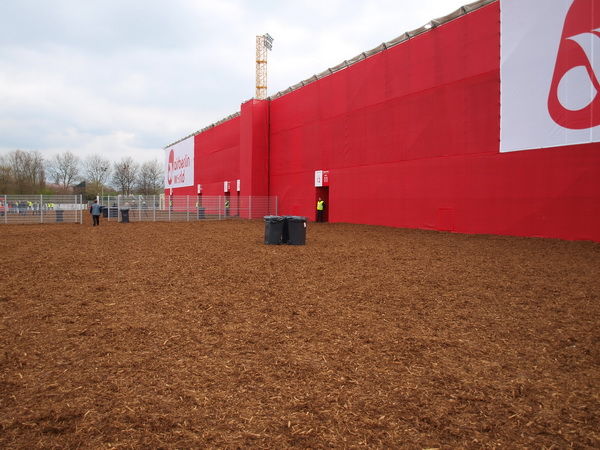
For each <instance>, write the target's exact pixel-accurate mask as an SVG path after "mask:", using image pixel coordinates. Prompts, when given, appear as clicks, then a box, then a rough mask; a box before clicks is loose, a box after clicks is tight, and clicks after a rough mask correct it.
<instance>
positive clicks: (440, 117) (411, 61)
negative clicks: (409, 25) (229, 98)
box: [178, 2, 600, 242]
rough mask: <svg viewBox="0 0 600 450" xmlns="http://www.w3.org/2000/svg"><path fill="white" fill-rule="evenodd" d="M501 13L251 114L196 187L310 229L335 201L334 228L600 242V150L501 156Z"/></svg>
mask: <svg viewBox="0 0 600 450" xmlns="http://www.w3.org/2000/svg"><path fill="white" fill-rule="evenodd" d="M499 6H500V3H499V2H496V3H492V4H490V5H488V6H486V7H483V8H481V9H478V10H476V11H474V12H472V13H470V14H468V15H466V16H463V17H461V18H459V19H456V20H454V21H452V22H449V23H447V24H444V25H442V26H439V27H438V28H435V29H433V30H430V31H428V32H426V33H424V34H422V35H419V36H417V37H415V38H413V39H411V40H409V41H406V42H403V43H401V44H399V45H397V46H395V47H392V48H390V49H388V50H385V51H383V52H380V53H378V54H376V55H374V56H372V57H370V58H368V59H366V60H364V61H361V62H359V63H357V64H354V65H352V66H350V67H348V68H346V69H344V70H341V71H339V72H336V73H334V74H332V75H329V76H327V77H325V78H322V79H320V80H317V81H315V82H312V83H310V84H308V85H307V86H305V87H303V88H301V89H298V90H296V91H293V92H291V93H288V94H286V95H283V96H281V97H279V98H277V99H275V100H272V101H270V102H268V103H264V102H258V101H252V102H248V103H246V104H244V105H242V116H241V118H240V117H237V118H234V119H231V120H229V121H227V122H224V123H222V124H220V125H218V126H216V127H214V128H211V129H209V130H207V131H205V132H203V133H201V134H200V135H198V136H196V138H195V145H196V148H195V160H196V170H195V178H196V183H197V184H202V185H203V194H207V195H221V194H222V189H223V188H222V186H223V181H224V180H231V181H233V180H236V179H241V194H242V195H253V193H252V192H249V191H248V189H250V190H256V189H258V190H260V191H261V192H263V191H264V190H265V189H267V190H268V194H269V195H271V196H277V197H278V198H279V204H280V209H279V213H280V214H292V215H302V216H307V217H309V218H310V219H313V218H314V216H315V196H316V194H317V192H323V189H327V191H326V192H327V198H328V205H327V207H328V217H329V220H330V221H333V222H353V223H367V224H378V225H389V226H397V227H409V228H423V229H431V230H444V231H455V232H462V233H486V234H487V233H490V234H502V235H515V236H541V237H552V238H563V239H589V240H594V241H599V242H600V144H597V143H595V144H588V145H579V146H572V147H560V148H552V149H540V150H529V151H518V152H513V153H502V154H501V153H500V152H499V141H500V23H499V18H500V10H499ZM316 170H329V187H328V188H320V189H321V191H317V188H316V187H315V179H314V175H315V171H316ZM262 174H264V175H262ZM265 177H266V180H265ZM262 180H264V181H265V183H263V182H262ZM249 186H250V187H249ZM213 191H214V192H213ZM192 193H195V192H192ZM178 194H179V192H178ZM261 195H263V194H261Z"/></svg>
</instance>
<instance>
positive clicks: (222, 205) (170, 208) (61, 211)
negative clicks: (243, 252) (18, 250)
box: [0, 195, 279, 224]
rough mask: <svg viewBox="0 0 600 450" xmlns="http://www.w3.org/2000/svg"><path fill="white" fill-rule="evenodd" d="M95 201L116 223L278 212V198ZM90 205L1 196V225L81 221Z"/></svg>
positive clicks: (74, 199) (72, 199)
mask: <svg viewBox="0 0 600 450" xmlns="http://www.w3.org/2000/svg"><path fill="white" fill-rule="evenodd" d="M98 201H99V203H100V204H101V205H102V206H103V207H104V209H103V211H102V215H103V217H104V219H105V220H108V221H115V222H117V221H118V222H190V221H195V220H223V219H227V218H233V217H239V218H244V219H258V218H262V217H264V216H268V215H278V213H279V211H278V201H277V197H241V196H231V197H229V196H202V195H199V196H189V195H177V196H175V195H173V196H165V195H146V196H142V195H131V196H124V195H118V196H104V197H102V198H100V197H99V198H98ZM89 204H90V203H89V202H88V203H84V202H83V200H82V197H81V195H50V196H48V195H3V196H1V197H0V224H10V223H13V224H14V223H57V222H58V223H83V214H84V213H86V214H89V212H87V208H88V207H89ZM84 210H85V211H84Z"/></svg>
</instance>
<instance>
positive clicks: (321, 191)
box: [314, 186, 331, 222]
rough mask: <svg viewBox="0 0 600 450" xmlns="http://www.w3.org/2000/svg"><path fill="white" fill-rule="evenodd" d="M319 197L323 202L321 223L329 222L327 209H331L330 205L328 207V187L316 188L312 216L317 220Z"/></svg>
mask: <svg viewBox="0 0 600 450" xmlns="http://www.w3.org/2000/svg"><path fill="white" fill-rule="evenodd" d="M319 197H320V198H321V199H323V201H324V202H325V210H324V211H323V222H329V209H330V208H331V205H329V186H323V187H318V188H316V192H315V215H314V217H315V220H317V201H319Z"/></svg>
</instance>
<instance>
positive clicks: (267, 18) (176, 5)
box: [0, 0, 470, 163]
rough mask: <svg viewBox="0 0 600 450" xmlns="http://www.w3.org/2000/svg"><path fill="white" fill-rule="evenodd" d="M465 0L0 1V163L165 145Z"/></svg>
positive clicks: (140, 158) (116, 155)
mask: <svg viewBox="0 0 600 450" xmlns="http://www.w3.org/2000/svg"><path fill="white" fill-rule="evenodd" d="M468 3H470V1H469V0H369V1H364V0H299V1H298V0H296V1H291V0H275V1H270V2H267V1H264V0H168V1H167V0H162V1H161V0H1V1H0V156H1V155H5V154H7V153H8V152H11V151H13V150H16V149H20V150H27V151H31V150H37V151H39V152H40V153H41V154H42V155H43V156H44V157H45V158H48V159H49V158H51V157H52V156H53V155H55V154H62V153H64V152H66V151H70V152H72V153H74V154H76V155H78V156H79V157H81V158H82V159H83V158H85V157H87V156H90V155H93V154H97V155H102V156H104V157H106V158H108V159H109V160H111V162H117V161H119V160H121V159H122V158H123V157H131V158H133V159H134V161H136V162H139V163H142V162H145V161H149V160H153V159H158V160H159V161H161V162H163V161H164V148H165V147H166V146H168V145H169V144H172V143H173V142H175V141H178V140H179V139H181V138H183V137H185V136H188V135H190V134H192V133H194V132H196V131H198V130H200V129H202V128H205V127H207V126H209V125H211V124H213V123H215V122H217V121H219V120H221V119H224V118H226V117H227V116H229V115H231V114H234V113H236V112H238V111H239V110H240V105H241V104H242V103H244V102H246V101H247V100H250V99H251V98H253V97H254V95H255V84H256V36H257V35H264V34H265V33H269V34H270V35H271V36H272V37H273V38H274V42H273V49H272V51H270V52H269V53H268V63H267V71H268V95H274V94H276V93H277V92H280V91H283V90H285V89H287V88H288V87H290V86H293V85H295V84H297V83H299V82H300V81H302V80H305V79H308V78H310V77H311V76H312V75H314V74H317V73H320V72H323V71H325V70H327V69H328V68H329V67H333V66H336V65H337V64H339V63H341V62H343V61H344V60H347V59H350V58H352V57H354V56H356V55H359V54H360V53H362V52H363V51H367V50H371V49H373V48H375V47H377V46H379V45H380V44H381V43H383V42H387V41H390V40H392V39H394V38H396V37H398V36H400V35H402V34H403V33H404V32H406V31H411V30H414V29H416V28H419V27H421V26H423V25H425V24H426V23H428V22H429V21H430V20H432V19H435V18H438V17H442V16H445V15H447V14H449V13H451V12H453V11H455V10H457V9H458V8H460V7H461V6H462V5H465V4H468Z"/></svg>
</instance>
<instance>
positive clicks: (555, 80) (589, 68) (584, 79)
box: [548, 0, 600, 130]
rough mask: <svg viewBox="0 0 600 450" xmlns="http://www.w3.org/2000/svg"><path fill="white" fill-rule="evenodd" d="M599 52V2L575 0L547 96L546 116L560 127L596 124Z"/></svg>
mask: <svg viewBox="0 0 600 450" xmlns="http://www.w3.org/2000/svg"><path fill="white" fill-rule="evenodd" d="M594 4H595V6H594ZM599 52H600V5H598V4H597V0H575V1H574V2H573V4H572V5H571V8H570V9H569V12H568V13H567V18H566V19H565V25H564V27H563V33H562V37H561V40H560V47H559V49H558V56H557V58H556V66H555V68H554V76H553V77H552V85H551V87H550V95H549V97H548V111H549V112H550V116H551V117H552V119H553V120H554V121H555V122H556V123H557V124H559V125H560V126H562V127H565V128H570V129H574V130H581V129H586V128H592V127H595V126H597V125H600V81H599V78H600V54H599ZM594 54H595V57H594ZM567 88H568V89H567Z"/></svg>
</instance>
